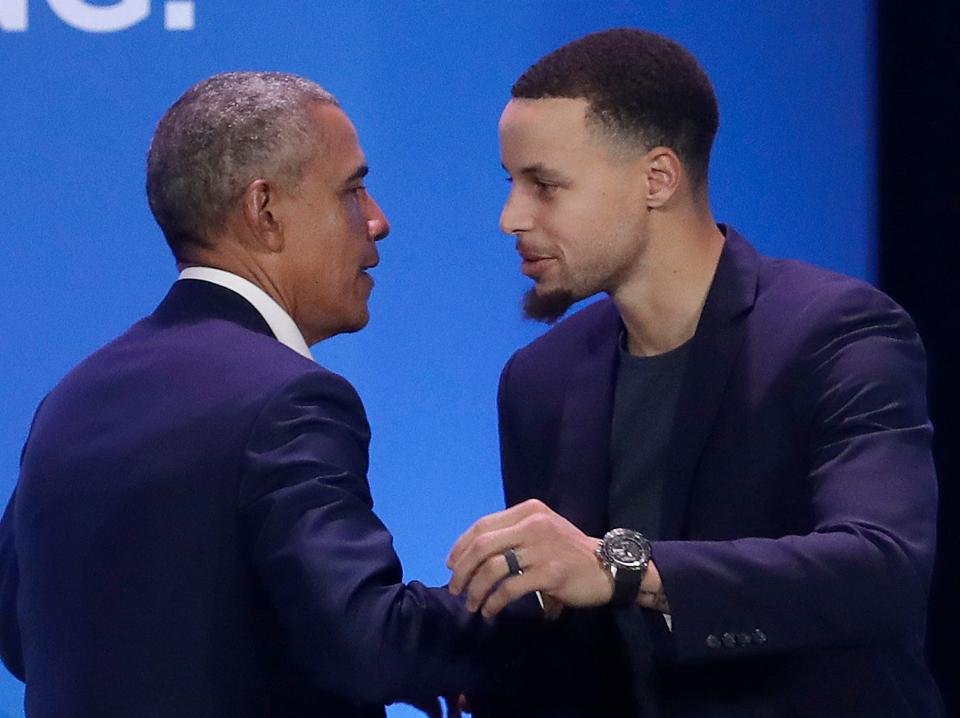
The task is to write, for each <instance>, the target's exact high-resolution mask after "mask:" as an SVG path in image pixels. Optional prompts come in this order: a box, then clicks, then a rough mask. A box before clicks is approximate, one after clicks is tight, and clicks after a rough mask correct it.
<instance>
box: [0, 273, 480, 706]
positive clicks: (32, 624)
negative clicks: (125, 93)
mask: <svg viewBox="0 0 960 718" xmlns="http://www.w3.org/2000/svg"><path fill="white" fill-rule="evenodd" d="M369 437H370V434H369V428H368V425H367V420H366V417H365V414H364V410H363V406H362V404H361V402H360V399H359V397H358V396H357V394H356V392H355V391H354V389H353V388H352V387H351V386H350V384H348V383H347V382H346V381H345V380H344V379H343V378H341V377H339V376H337V375H335V374H333V373H331V372H329V371H326V370H325V369H323V368H322V367H320V366H318V365H316V364H315V363H313V362H311V361H309V360H307V359H305V358H303V357H301V356H299V355H298V354H296V353H295V352H293V351H291V350H290V349H288V348H286V347H284V346H283V345H281V344H280V343H279V342H278V341H276V340H275V339H274V338H273V336H272V334H271V333H270V330H269V328H268V327H267V325H266V323H265V322H264V321H263V319H262V318H261V317H260V315H259V314H258V313H257V312H256V310H254V309H253V307H252V306H250V305H249V304H248V303H247V302H246V301H245V300H244V299H243V298H241V297H240V296H239V295H237V294H235V293H233V292H232V291H230V290H228V289H225V288H222V287H219V286H216V285H214V284H210V283H207V282H202V281H196V280H181V281H179V282H177V283H176V284H175V285H174V286H173V288H172V289H171V291H170V293H169V294H168V295H167V297H166V298H165V299H164V301H163V302H162V304H161V305H160V306H159V308H158V309H157V310H156V312H155V313H154V314H153V315H151V316H149V317H147V318H146V319H144V320H142V321H141V322H139V323H138V324H136V325H134V326H133V327H132V328H131V329H130V330H129V331H128V332H127V333H125V334H124V335H123V336H121V337H120V338H118V339H116V340H115V341H113V342H112V343H111V344H109V345H107V346H106V347H104V348H103V349H101V350H100V351H98V352H96V353H95V354H93V355H92V356H90V357H89V358H88V359H86V360H85V361H84V362H83V363H81V364H80V365H79V366H77V367H76V368H75V369H74V370H73V371H71V372H70V374H68V375H67V377H66V378H64V379H63V381H61V382H60V384H59V385H57V387H56V388H55V389H54V390H53V391H52V392H51V393H50V394H49V395H48V396H47V398H46V399H45V400H44V402H43V403H42V405H41V407H40V408H39V410H38V411H37V414H36V417H35V419H34V423H33V427H32V429H31V433H30V436H29V439H28V441H27V444H26V446H25V449H24V452H23V457H22V462H21V473H20V479H19V482H18V484H17V487H16V490H15V493H14V496H13V498H12V499H11V501H10V504H9V505H8V507H7V510H6V513H5V515H4V518H3V523H2V526H0V621H2V622H0V653H2V657H3V660H4V662H5V664H6V665H7V667H8V668H9V669H10V670H11V671H12V672H13V673H14V674H16V675H17V676H19V677H20V678H21V679H23V680H25V681H26V711H27V715H28V716H30V717H31V718H47V717H49V718H64V717H66V716H69V717H70V718H81V717H86V716H89V717H90V718H104V717H111V716H117V717H120V716H122V717H124V718H131V717H138V718H139V717H156V718H160V717H161V716H162V717H164V718H169V717H170V716H190V717H191V718H193V717H201V716H203V717H206V716H210V717H212V716H222V717H224V718H243V717H246V716H250V717H254V716H257V717H262V716H284V717H296V716H337V717H338V718H340V717H342V716H378V715H383V704H385V703H388V702H391V701H394V700H397V699H402V698H409V697H417V696H424V695H436V694H438V693H454V692H457V691H459V690H461V689H462V688H463V687H464V686H465V685H466V684H467V683H468V679H469V677H470V675H471V670H470V665H469V664H470V657H471V654H472V653H473V651H474V646H473V644H472V643H471V641H472V640H473V637H474V634H473V631H472V628H474V627H475V626H474V625H473V622H472V621H471V620H470V618H469V615H468V614H467V613H466V612H465V611H464V610H463V609H462V607H461V604H460V602H459V601H457V600H455V599H453V598H451V597H450V596H449V594H448V593H447V592H446V591H445V590H437V589H428V588H426V587H424V586H423V585H421V584H419V583H417V582H411V583H409V584H406V585H405V584H403V583H402V577H401V567H400V562H399V561H398V559H397V556H396V554H395V553H394V550H393V547H392V540H391V536H390V533H389V532H388V531H387V529H386V528H385V527H384V525H383V524H382V523H381V522H380V520H379V519H378V518H377V516H376V515H375V514H374V512H373V510H372V506H373V503H372V500H371V496H370V490H369V486H368V484H367V478H366V473H367V446H368V441H369Z"/></svg>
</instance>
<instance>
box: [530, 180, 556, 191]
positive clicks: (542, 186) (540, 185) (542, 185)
mask: <svg viewBox="0 0 960 718" xmlns="http://www.w3.org/2000/svg"><path fill="white" fill-rule="evenodd" d="M533 184H534V186H535V187H536V188H537V192H538V193H539V194H553V193H554V192H555V191H556V190H558V189H559V188H560V186H559V185H555V184H551V183H549V182H544V181H543V180H535V181H534V183H533Z"/></svg>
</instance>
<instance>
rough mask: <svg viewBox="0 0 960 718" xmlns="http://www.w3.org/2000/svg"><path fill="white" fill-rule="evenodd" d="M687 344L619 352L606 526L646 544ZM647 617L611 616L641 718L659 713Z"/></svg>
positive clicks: (631, 611)
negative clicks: (646, 352) (660, 350)
mask: <svg viewBox="0 0 960 718" xmlns="http://www.w3.org/2000/svg"><path fill="white" fill-rule="evenodd" d="M621 346H622V342H621ZM689 346H690V343H689V342H687V343H686V344H683V345H681V346H679V347H677V348H676V349H674V350H672V351H669V352H666V353H664V354H658V355H656V356H650V357H638V356H633V355H631V354H629V353H627V352H626V351H625V350H624V349H622V348H621V350H620V363H619V368H618V370H617V385H616V389H615V394H614V404H613V426H612V429H611V433H610V463H611V477H610V498H609V503H608V514H609V518H610V528H619V527H622V528H630V529H633V530H635V531H639V532H640V533H642V534H643V535H644V536H646V537H647V538H649V539H651V540H654V539H656V538H657V537H658V536H659V532H660V508H661V497H662V496H663V484H664V478H665V476H664V475H665V466H666V451H667V443H668V442H669V440H670V435H671V433H672V431H673V421H674V417H675V415H676V409H677V400H678V398H679V395H680V383H681V381H682V379H683V370H684V367H685V366H686V361H687V354H688V353H689V351H688V350H689ZM654 556H656V549H654ZM648 613H649V612H646V611H644V610H643V609H641V608H639V607H632V608H628V609H621V610H618V611H617V616H616V619H617V625H618V626H619V628H620V634H621V635H622V636H623V640H624V644H625V648H626V652H627V654H628V655H629V656H630V661H631V663H632V664H633V665H632V674H633V676H634V683H633V686H632V688H633V690H634V702H635V704H636V715H637V716H643V717H644V718H651V717H653V716H656V715H657V714H658V711H657V707H656V701H655V700H654V698H653V695H652V693H651V691H650V689H649V683H648V679H649V676H650V672H651V668H652V657H651V651H652V642H651V639H650V633H649V624H648V621H651V620H652V621H662V620H663V619H662V618H661V617H660V616H659V615H657V616H652V615H645V614H648Z"/></svg>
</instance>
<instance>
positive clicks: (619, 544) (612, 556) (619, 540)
mask: <svg viewBox="0 0 960 718" xmlns="http://www.w3.org/2000/svg"><path fill="white" fill-rule="evenodd" d="M651 552H652V546H651V545H650V541H649V540H648V539H647V537H646V536H644V535H643V534H642V533H640V532H639V531H634V530H633V529H611V530H610V531H607V533H606V534H605V535H604V537H603V541H601V542H600V545H599V546H597V558H598V559H599V560H600V563H601V564H602V565H603V567H604V568H605V569H606V570H607V571H609V572H610V575H611V576H612V577H613V598H612V599H610V605H611V606H614V607H616V608H625V607H627V606H632V605H633V604H634V603H636V600H637V594H638V593H639V592H640V582H641V581H643V576H644V574H646V572H647V566H648V565H649V563H650V555H651Z"/></svg>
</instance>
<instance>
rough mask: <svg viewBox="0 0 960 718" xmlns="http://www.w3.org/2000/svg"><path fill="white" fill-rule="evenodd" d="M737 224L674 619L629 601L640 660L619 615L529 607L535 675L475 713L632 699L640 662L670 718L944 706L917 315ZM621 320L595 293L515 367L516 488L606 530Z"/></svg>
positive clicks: (721, 295)
mask: <svg viewBox="0 0 960 718" xmlns="http://www.w3.org/2000/svg"><path fill="white" fill-rule="evenodd" d="M725 233H726V243H725V246H724V249H723V252H722V256H721V258H720V262H719V266H718V268H717V272H716V275H715V278H714V280H713V283H712V286H711V288H710V291H709V295H708V297H707V300H706V304H705V306H704V309H703V313H702V316H701V318H700V321H699V325H698V327H697V330H696V333H695V336H694V337H693V339H692V340H691V341H692V344H691V346H690V353H689V355H688V363H687V367H686V370H685V375H684V378H683V382H682V387H681V391H680V397H679V400H678V407H677V414H676V422H675V425H674V426H673V428H672V438H671V440H670V444H669V450H668V459H667V460H668V472H667V477H666V482H665V486H664V493H663V500H662V501H663V502H662V506H661V515H662V540H659V541H657V542H655V543H654V549H653V556H654V561H655V562H656V565H657V568H658V569H659V571H660V574H661V576H662V579H663V584H664V587H665V590H666V594H667V598H668V600H669V603H670V607H671V611H672V616H673V631H672V633H668V632H667V630H666V627H665V625H664V622H663V619H662V617H660V615H659V614H654V613H653V612H648V611H641V610H640V609H630V610H632V611H635V612H636V613H637V614H638V617H639V620H645V621H646V622H647V624H648V626H649V630H650V632H651V633H652V634H653V641H654V646H655V651H654V656H653V658H652V660H651V661H650V663H648V664H647V665H642V664H641V665H638V664H637V663H636V662H634V663H631V662H630V660H628V657H627V655H626V653H625V652H624V650H623V646H622V645H621V642H620V641H621V639H620V637H619V634H618V632H617V631H616V629H615V628H614V624H613V622H612V620H611V617H612V615H613V614H612V611H611V609H606V608H604V609H597V610H590V611H587V610H567V611H565V613H564V615H563V616H562V617H561V619H560V620H559V621H557V622H555V623H541V624H540V625H539V626H534V625H532V624H529V623H528V622H524V621H522V620H516V617H517V614H519V613H522V612H523V610H522V607H521V608H518V609H515V610H514V618H513V619H511V617H510V616H505V618H504V621H503V622H502V626H501V628H503V629H504V632H505V633H506V634H508V635H509V634H512V635H515V636H516V637H517V641H516V644H515V652H514V653H515V655H514V659H513V660H514V668H513V672H514V673H515V674H516V675H518V676H519V675H522V676H525V678H524V680H523V681H521V683H523V684H525V688H524V690H523V691H519V692H518V693H517V694H516V695H515V696H514V700H513V702H512V705H511V703H509V702H508V703H497V702H496V701H494V702H492V704H491V705H490V706H488V707H486V710H483V708H484V701H483V700H482V695H481V696H480V698H479V699H478V701H477V703H478V706H479V707H481V710H479V711H478V715H490V716H498V717H501V718H502V716H507V715H513V714H517V715H544V716H552V717H554V718H556V717H557V716H621V715H630V714H631V708H630V699H631V697H630V692H631V691H630V686H636V685H639V682H638V681H637V680H636V677H637V676H638V675H639V674H648V675H649V676H650V679H651V682H652V683H651V685H652V689H653V692H654V694H655V695H656V696H657V698H658V700H659V702H660V704H661V707H662V714H663V715H666V716H698V717H699V716H730V717H731V718H732V717H734V716H736V717H744V716H845V717H848V716H864V718H867V717H869V718H878V717H881V716H897V717H903V716H923V717H924V718H929V717H930V716H936V715H939V712H940V710H941V709H940V703H939V695H938V693H937V690H936V688H935V686H934V684H933V683H932V680H931V678H930V676H929V674H928V672H927V670H926V668H925V667H924V663H923V636H924V623H925V612H926V604H927V593H928V587H929V580H930V573H931V566H932V561H933V555H934V535H935V531H934V529H935V517H936V481H935V475H934V468H933V463H932V460H931V453H930V442H931V433H932V432H931V426H930V424H929V421H928V418H927V412H926V405H925V404H926V402H925V361H924V354H923V349H922V346H921V344H920V341H919V339H918V337H917V335H916V332H915V329H914V326H913V324H912V322H911V320H910V319H909V317H908V316H907V315H906V314H905V313H904V312H903V311H902V310H901V309H900V308H899V307H898V306H896V305H895V304H894V303H893V302H892V301H890V300H889V299H888V298H887V297H886V296H884V295H883V294H881V293H880V292H878V291H877V290H875V289H873V288H872V287H870V286H869V285H867V284H865V283H863V282H860V281H856V280H853V279H850V278H848V277H843V276H840V275H837V274H833V273H830V272H827V271H824V270H820V269H816V268H814V267H811V266H809V265H805V264H803V263H800V262H795V261H782V260H773V259H768V258H765V257H762V256H760V255H759V254H758V253H757V252H756V251H755V250H754V249H753V248H752V247H751V246H750V245H749V244H747V242H746V241H745V240H743V239H742V238H741V237H740V236H739V235H737V234H736V232H734V231H733V230H730V229H725ZM622 329H623V325H622V322H621V319H620V316H619V314H618V312H617V310H616V307H615V306H614V305H613V303H612V302H611V301H610V300H604V301H599V302H596V303H595V304H592V305H591V306H589V307H587V308H586V309H584V310H582V311H580V312H578V313H577V314H576V315H574V316H572V317H571V318H569V319H568V320H566V321H564V322H562V323H560V324H559V325H558V326H556V327H555V328H553V329H552V330H551V331H549V332H548V333H547V334H545V335H544V336H543V337H541V338H540V339H538V340H537V341H535V342H533V343H532V344H531V345H530V346H528V347H526V348H524V349H522V350H520V351H519V352H517V354H515V355H514V357H513V358H512V359H511V360H510V362H509V363H508V364H507V366H506V368H505V369H504V371H503V375H502V378H501V386H500V428H501V442H502V455H503V479H504V485H505V490H506V499H507V503H508V504H516V503H518V502H520V501H523V500H525V499H528V498H532V497H536V498H539V499H541V500H543V501H544V502H545V503H547V504H548V505H549V506H551V507H552V508H553V509H554V510H556V511H558V512H559V513H561V514H562V515H564V516H565V517H567V518H568V519H570V520H571V521H572V522H573V523H575V524H576V525H577V526H579V527H580V528H581V529H582V530H583V531H584V532H586V533H587V534H588V535H592V536H602V535H603V534H604V532H605V531H607V530H608V529H609V528H612V527H611V526H609V524H608V521H607V501H608V485H609V481H610V454H609V446H610V430H611V417H612V409H613V396H614V394H613V390H614V382H615V377H616V370H617V359H618V356H619V353H618V346H619V344H618V341H619V336H620V333H621V331H622ZM478 695H479V694H478ZM523 696H527V697H529V698H530V701H529V703H528V704H526V705H524V701H523ZM643 700H646V701H647V704H648V705H649V704H650V701H649V698H647V699H643V697H641V701H643Z"/></svg>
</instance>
